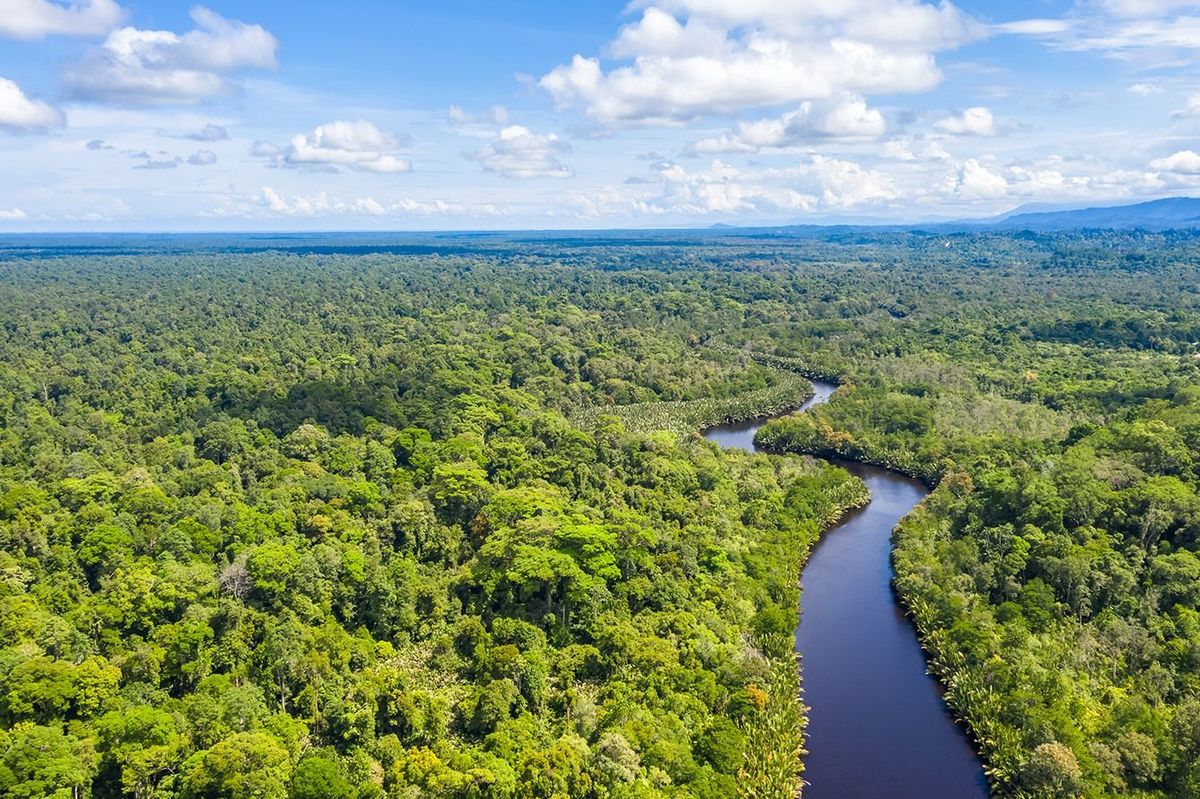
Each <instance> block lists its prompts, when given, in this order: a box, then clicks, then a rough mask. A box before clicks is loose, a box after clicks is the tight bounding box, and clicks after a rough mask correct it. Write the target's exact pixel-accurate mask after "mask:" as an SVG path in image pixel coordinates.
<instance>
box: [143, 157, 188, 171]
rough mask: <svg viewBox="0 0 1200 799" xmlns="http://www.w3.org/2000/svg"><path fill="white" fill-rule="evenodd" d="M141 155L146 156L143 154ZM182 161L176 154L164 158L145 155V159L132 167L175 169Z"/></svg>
mask: <svg viewBox="0 0 1200 799" xmlns="http://www.w3.org/2000/svg"><path fill="white" fill-rule="evenodd" d="M143 157H146V156H144V155H143ZM182 163H183V159H182V158H180V157H179V156H177V155H175V156H168V157H166V158H149V157H146V160H145V161H144V162H142V163H140V164H138V165H137V166H135V167H134V169H175V168H176V167H178V166H179V165H180V164H182Z"/></svg>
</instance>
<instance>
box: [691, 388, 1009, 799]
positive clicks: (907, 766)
mask: <svg viewBox="0 0 1200 799" xmlns="http://www.w3.org/2000/svg"><path fill="white" fill-rule="evenodd" d="M835 388H836V387H835V386H833V385H832V384H820V383H818V384H816V386H815V387H814V392H815V394H816V395H821V401H824V400H825V399H827V398H828V397H829V396H830V395H831V394H832V392H833V390H834V389H835ZM806 407H811V405H808V406H806ZM790 418H792V419H795V418H804V417H800V416H797V415H795V414H794V415H793V416H792V417H790ZM766 423H767V422H765V421H761V422H759V423H757V424H750V425H747V424H741V425H729V426H725V427H722V428H717V429H712V430H708V431H705V433H704V435H705V437H706V438H709V439H710V440H714V441H721V442H723V445H725V446H733V447H736V448H740V449H748V450H750V451H763V450H762V447H761V446H756V442H755V435H754V434H755V433H756V432H757V430H758V428H759V427H761V426H762V425H763V424H766ZM806 454H811V453H806ZM838 454H839V455H840V454H842V453H838ZM852 471H854V472H855V473H856V474H857V475H858V476H859V477H862V478H864V479H865V480H866V481H867V484H869V485H870V487H871V499H870V502H869V503H867V505H866V506H865V507H862V508H861V509H859V510H851V509H846V510H844V511H843V512H842V513H841V514H839V519H838V521H837V523H836V524H831V526H830V528H829V529H827V530H826V531H825V532H824V533H823V534H822V536H821V537H820V539H819V540H818V541H817V542H816V544H815V546H814V547H812V548H810V549H808V550H806V551H805V553H804V558H803V560H804V561H805V563H804V565H803V571H802V578H801V582H802V590H801V592H800V596H801V608H802V610H801V620H802V622H801V623H800V624H799V625H798V626H797V628H796V632H795V645H796V649H797V652H798V653H799V657H800V662H801V663H802V665H803V673H802V676H799V675H798V677H797V679H798V680H801V681H802V682H803V686H804V702H805V703H806V704H807V705H808V707H809V718H808V720H807V724H808V726H807V731H808V734H807V737H806V742H807V743H806V757H805V760H804V765H803V768H804V773H805V775H806V784H807V787H806V793H805V795H806V796H807V797H809V799H812V798H813V797H817V799H820V797H822V796H827V797H837V799H852V798H854V797H862V798H863V799H866V798H867V797H871V798H872V799H873V798H874V797H884V796H887V797H893V796H914V797H916V796H955V797H981V798H982V797H986V796H987V795H988V794H987V786H986V779H985V777H984V774H983V770H982V764H981V763H980V761H979V759H978V756H977V755H976V752H975V749H974V747H973V746H972V745H971V742H970V741H969V740H968V739H967V738H966V736H964V735H963V734H962V731H961V730H960V729H959V728H957V727H956V726H955V724H954V721H953V718H952V717H951V716H950V714H949V713H948V711H947V709H946V706H945V704H944V703H943V702H942V700H941V689H940V686H939V684H938V683H937V682H936V680H935V679H934V678H932V677H930V676H929V675H928V674H927V672H926V662H925V653H924V650H923V647H922V645H921V643H920V641H919V640H918V637H917V634H916V630H915V627H914V625H913V624H912V623H911V622H910V621H909V620H908V618H907V616H905V615H904V614H903V613H899V612H898V611H899V610H900V605H899V602H898V600H899V597H898V595H897V594H896V593H895V591H894V590H893V586H892V576H893V574H892V561H891V535H892V530H893V528H894V527H895V526H896V524H897V523H898V522H899V521H900V519H901V518H903V517H904V516H905V515H906V514H908V512H909V511H911V510H912V509H913V508H915V507H916V506H917V505H918V504H919V503H920V502H921V501H922V500H923V499H924V497H925V496H926V490H925V488H924V487H923V486H922V485H921V484H920V483H918V482H916V481H914V480H911V479H908V478H905V477H902V476H899V475H896V474H893V473H891V472H889V471H887V470H885V469H881V468H878V467H874V466H867V465H853V466H852ZM851 573H853V575H854V576H853V577H848V576H847V575H848V574H851Z"/></svg>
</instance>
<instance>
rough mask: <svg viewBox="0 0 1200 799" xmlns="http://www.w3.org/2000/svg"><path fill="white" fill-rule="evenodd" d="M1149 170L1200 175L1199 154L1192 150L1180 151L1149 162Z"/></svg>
mask: <svg viewBox="0 0 1200 799" xmlns="http://www.w3.org/2000/svg"><path fill="white" fill-rule="evenodd" d="M1150 168H1151V169H1155V170H1158V171H1160V172H1174V173H1177V174H1180V175H1200V153H1197V152H1195V151H1194V150H1180V151H1179V152H1177V153H1172V154H1171V155H1168V156H1167V157H1165V158H1156V159H1154V160H1153V161H1151V162H1150Z"/></svg>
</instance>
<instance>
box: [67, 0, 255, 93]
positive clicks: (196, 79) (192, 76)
mask: <svg viewBox="0 0 1200 799" xmlns="http://www.w3.org/2000/svg"><path fill="white" fill-rule="evenodd" d="M191 16H192V20H193V21H194V22H195V23H196V28H195V29H194V30H191V31H188V32H187V33H185V34H182V35H180V34H176V33H173V32H171V31H151V30H139V29H137V28H120V29H119V30H115V31H113V32H112V33H110V34H109V35H108V38H107V39H106V40H105V41H104V44H103V45H101V46H100V47H98V48H96V49H94V50H92V51H90V52H89V53H87V54H86V55H85V56H84V57H83V59H82V60H81V61H79V62H77V63H75V64H73V65H71V66H70V67H69V68H68V69H67V71H66V73H65V80H66V83H67V86H68V88H69V89H70V90H71V92H72V93H73V94H74V95H75V96H76V97H79V98H81V99H85V100H97V101H102V102H116V103H125V104H132V105H156V104H166V103H191V102H196V101H198V100H201V99H203V98H205V97H211V96H213V95H218V94H224V93H228V92H229V91H231V88H232V87H231V84H230V83H229V80H228V77H227V75H228V74H229V73H232V72H236V71H238V70H241V69H246V68H274V67H275V66H276V61H275V51H276V48H277V47H278V42H277V41H276V39H275V37H274V36H272V35H271V34H270V33H268V32H267V31H266V30H265V29H263V28H262V27H261V26H259V25H247V24H245V23H243V22H238V21H235V20H227V19H225V18H224V17H222V16H220V15H219V14H216V13H215V12H213V11H210V10H208V9H207V8H204V7H203V6H196V7H195V8H193V9H192V12H191Z"/></svg>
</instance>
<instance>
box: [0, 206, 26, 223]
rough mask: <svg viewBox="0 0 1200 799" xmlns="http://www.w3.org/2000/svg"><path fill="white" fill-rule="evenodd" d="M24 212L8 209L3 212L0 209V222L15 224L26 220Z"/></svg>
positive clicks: (17, 209)
mask: <svg viewBox="0 0 1200 799" xmlns="http://www.w3.org/2000/svg"><path fill="white" fill-rule="evenodd" d="M28 218H29V217H28V216H27V215H26V213H25V212H24V211H22V210H21V209H20V208H9V209H7V210H5V209H4V208H0V222H15V221H16V220H18V219H28Z"/></svg>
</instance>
